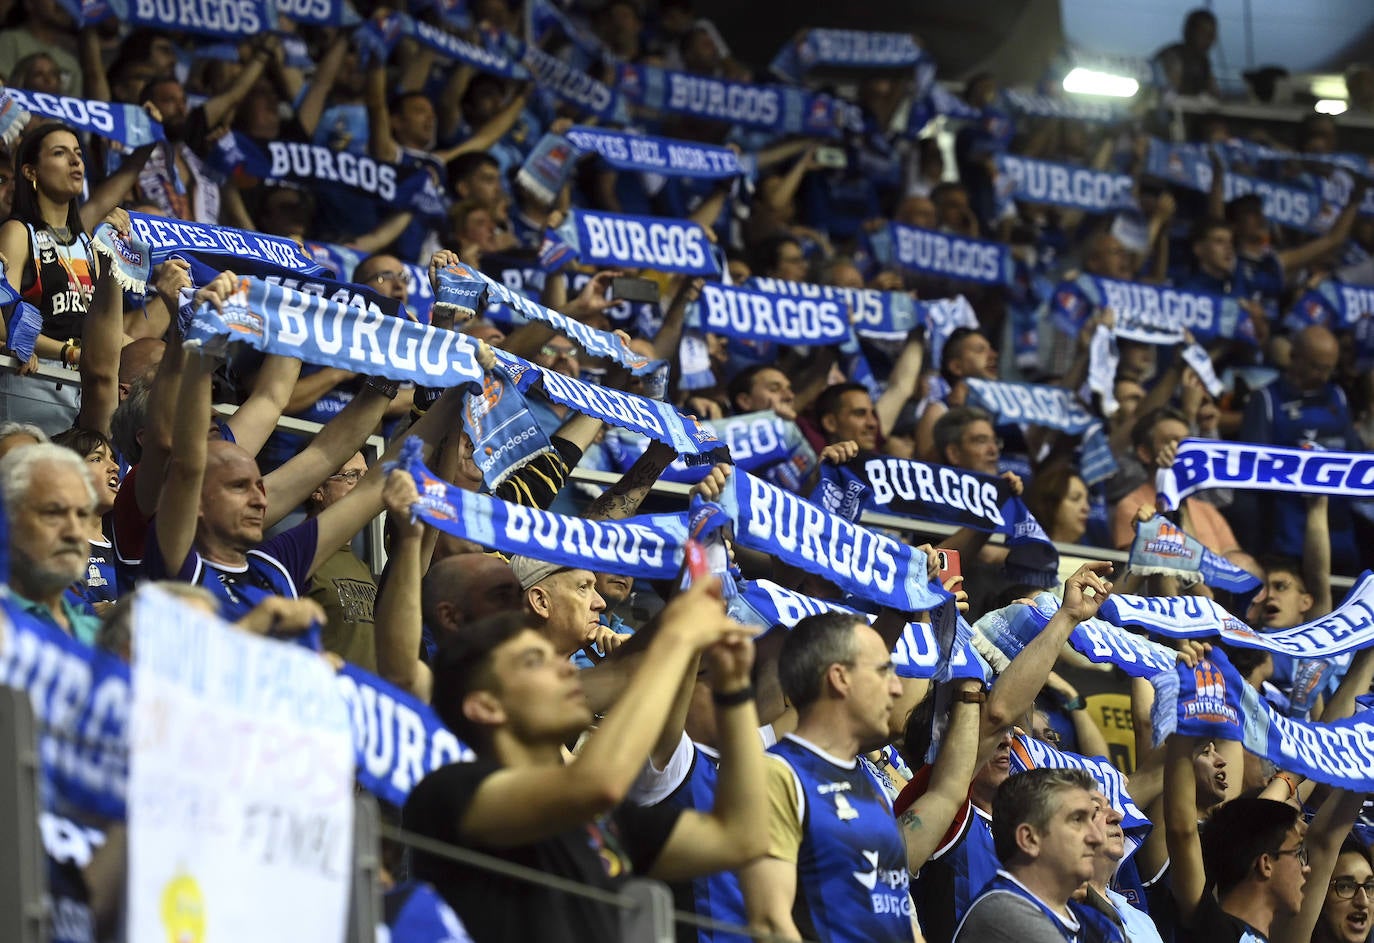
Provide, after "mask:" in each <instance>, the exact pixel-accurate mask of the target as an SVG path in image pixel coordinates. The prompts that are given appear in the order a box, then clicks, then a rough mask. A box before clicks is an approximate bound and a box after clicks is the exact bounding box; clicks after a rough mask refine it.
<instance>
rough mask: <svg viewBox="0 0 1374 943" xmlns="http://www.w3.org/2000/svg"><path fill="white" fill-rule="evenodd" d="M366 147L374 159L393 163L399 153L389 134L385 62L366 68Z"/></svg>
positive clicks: (394, 141) (394, 140) (389, 122)
mask: <svg viewBox="0 0 1374 943" xmlns="http://www.w3.org/2000/svg"><path fill="white" fill-rule="evenodd" d="M367 127H368V130H367V148H368V150H369V151H370V152H371V153H372V158H373V159H374V160H380V161H382V162H384V163H387V164H394V163H395V162H396V158H398V157H399V156H400V155H401V149H400V147H399V146H398V145H397V144H396V139H395V138H394V137H392V136H391V112H390V110H389V109H388V106H387V100H386V63H376V62H374V63H373V64H372V67H371V68H370V69H368V70H367Z"/></svg>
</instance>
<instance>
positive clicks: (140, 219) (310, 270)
mask: <svg viewBox="0 0 1374 943" xmlns="http://www.w3.org/2000/svg"><path fill="white" fill-rule="evenodd" d="M129 219H130V221H131V222H132V224H133V225H132V229H133V234H134V236H135V238H137V239H139V240H141V241H143V242H146V243H147V244H148V245H149V246H150V247H152V251H153V264H154V265H158V264H160V263H162V262H165V261H167V257H168V256H170V255H172V254H174V253H178V252H213V253H215V254H217V255H233V256H238V257H239V258H243V259H248V260H250V261H257V262H267V263H270V264H272V265H279V266H281V267H282V268H288V269H291V270H293V271H296V272H302V273H305V274H309V275H316V274H322V273H323V272H324V269H323V268H322V267H321V266H320V265H319V263H317V262H316V261H315V260H314V259H312V258H311V257H310V256H309V255H307V254H306V253H305V251H304V250H302V249H301V247H300V246H299V245H297V244H296V243H295V242H293V241H292V240H290V239H285V238H283V237H281V236H269V235H266V234H265V233H259V232H248V231H246V230H243V229H234V228H233V227H231V226H211V225H209V224H206V223H191V222H186V221H184V220H179V219H170V218H168V217H165V216H147V215H145V214H143V213H133V212H131V213H130V214H129Z"/></svg>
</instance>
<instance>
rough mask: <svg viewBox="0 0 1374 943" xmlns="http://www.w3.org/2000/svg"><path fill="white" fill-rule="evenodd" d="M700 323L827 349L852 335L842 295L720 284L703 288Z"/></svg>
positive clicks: (746, 336)
mask: <svg viewBox="0 0 1374 943" xmlns="http://www.w3.org/2000/svg"><path fill="white" fill-rule="evenodd" d="M695 313H696V317H697V326H699V327H700V328H701V329H702V330H703V331H705V332H706V333H708V334H719V335H723V336H725V337H735V338H739V339H741V340H759V341H775V342H777V343H779V344H790V345H793V346H798V347H823V346H828V345H830V344H842V343H844V342H845V341H846V340H848V339H849V336H850V328H849V308H848V305H846V304H845V303H844V301H843V300H841V299H838V298H817V299H815V300H812V299H808V298H794V297H791V296H789V295H775V294H768V293H765V292H761V291H751V290H749V289H746V288H734V287H731V286H729V285H721V284H717V283H715V282H707V283H706V284H705V285H703V286H702V290H701V298H700V300H699V301H698V302H697V303H696V309H695Z"/></svg>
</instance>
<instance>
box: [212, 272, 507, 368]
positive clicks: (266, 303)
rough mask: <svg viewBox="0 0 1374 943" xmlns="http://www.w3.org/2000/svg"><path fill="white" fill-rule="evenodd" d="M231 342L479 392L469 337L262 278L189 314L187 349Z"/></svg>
mask: <svg viewBox="0 0 1374 943" xmlns="http://www.w3.org/2000/svg"><path fill="white" fill-rule="evenodd" d="M230 343H245V344H248V345H249V346H251V347H253V348H254V349H256V350H261V351H263V352H264V353H269V354H283V355H285V356H287V357H295V358H297V359H299V360H303V361H304V362H306V363H310V364H315V365H316V366H321V367H338V368H340V369H343V370H350V371H355V372H356V371H361V372H364V373H368V374H372V375H375V376H382V377H386V378H387V379H389V380H402V381H407V380H408V381H410V382H412V383H415V384H417V385H420V386H433V387H440V388H443V389H447V388H449V387H453V386H467V387H469V388H471V389H477V390H480V389H481V387H482V377H483V374H482V368H481V367H480V366H478V364H477V347H476V344H475V343H474V342H473V340H472V339H471V338H470V337H467V336H466V335H463V334H455V333H454V332H452V331H445V330H441V329H439V328H433V327H428V326H426V325H422V324H416V323H414V322H412V321H407V320H403V319H401V318H392V317H387V316H386V315H384V314H379V313H377V312H374V311H368V310H365V309H362V308H350V307H347V306H345V305H341V304H339V303H337V302H334V301H330V300H329V299H327V298H321V297H319V296H317V295H308V294H305V293H304V292H300V291H296V290H295V289H292V288H286V287H283V286H281V285H272V284H268V283H267V282H265V281H261V280H259V279H250V278H241V279H240V280H239V287H238V289H237V290H236V291H235V292H234V293H233V294H232V295H230V297H229V298H227V299H225V301H224V305H223V311H217V310H216V309H215V307H214V306H213V305H211V304H209V303H206V304H203V305H201V306H200V307H199V308H198V309H197V310H196V311H195V313H194V315H193V318H192V321H191V325H190V328H189V329H188V331H187V335H186V346H187V347H188V348H192V349H195V348H201V349H202V350H205V351H207V352H209V353H211V354H215V353H218V352H220V351H223V350H224V349H225V348H226V347H227V345H228V344H230Z"/></svg>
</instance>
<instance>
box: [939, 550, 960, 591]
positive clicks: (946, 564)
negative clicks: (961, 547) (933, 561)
mask: <svg viewBox="0 0 1374 943" xmlns="http://www.w3.org/2000/svg"><path fill="white" fill-rule="evenodd" d="M935 555H936V557H937V558H939V560H940V576H939V578H940V582H941V583H944V582H945V581H946V580H947V579H949V578H950V577H951V576H963V575H964V574H963V571H962V570H961V569H960V567H959V551H958V550H939V549H937V550H936V551H935Z"/></svg>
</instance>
